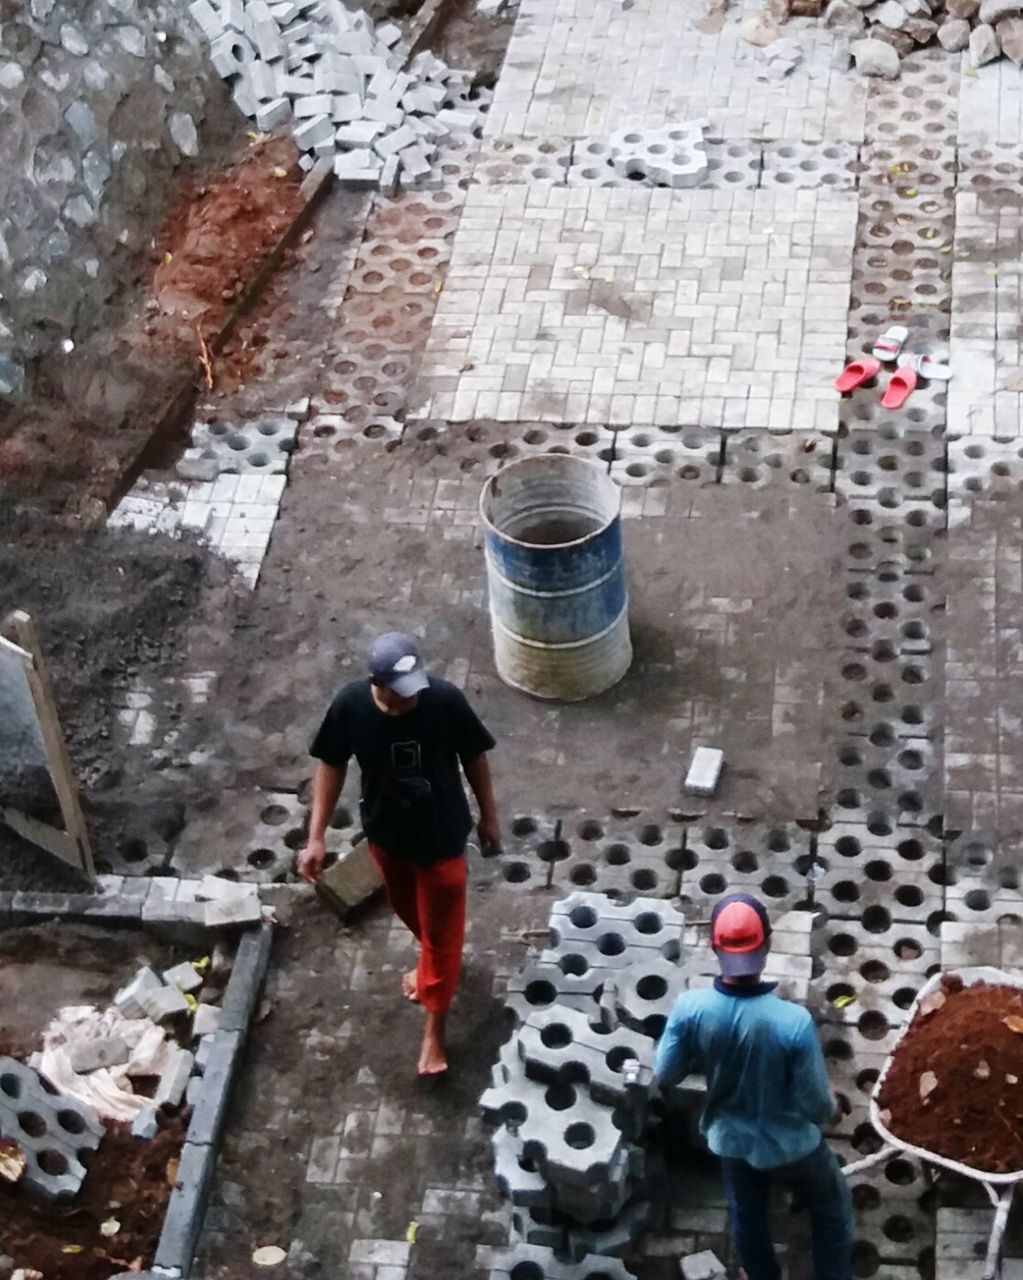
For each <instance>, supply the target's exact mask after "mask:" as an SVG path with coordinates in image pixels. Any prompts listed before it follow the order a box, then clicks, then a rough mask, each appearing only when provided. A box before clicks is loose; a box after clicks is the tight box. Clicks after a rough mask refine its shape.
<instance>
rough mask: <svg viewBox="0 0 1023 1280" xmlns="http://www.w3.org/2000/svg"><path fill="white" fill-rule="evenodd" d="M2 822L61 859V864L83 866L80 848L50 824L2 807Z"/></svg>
mask: <svg viewBox="0 0 1023 1280" xmlns="http://www.w3.org/2000/svg"><path fill="white" fill-rule="evenodd" d="M0 822H4V823H6V824H7V826H9V827H10V828H11V830H12V831H16V832H17V833H18V835H19V836H24V837H25V839H26V840H30V841H31V842H32V844H37V845H39V847H40V848H42V849H45V850H46V852H47V853H52V854H53V855H54V857H57V858H60V860H61V862H70V863H71V865H72V866H73V867H77V866H80V865H81V861H82V860H81V857H80V856H79V852H78V846H77V845H76V844H75V842H74V841H73V840H72V839H71V837H70V836H69V835H68V833H67V832H66V831H58V830H57V828H56V827H51V826H50V824H49V823H48V822H40V821H39V819H38V818H32V817H29V815H28V814H27V813H22V812H21V810H20V809H12V808H10V807H8V808H6V809H5V808H2V807H0Z"/></svg>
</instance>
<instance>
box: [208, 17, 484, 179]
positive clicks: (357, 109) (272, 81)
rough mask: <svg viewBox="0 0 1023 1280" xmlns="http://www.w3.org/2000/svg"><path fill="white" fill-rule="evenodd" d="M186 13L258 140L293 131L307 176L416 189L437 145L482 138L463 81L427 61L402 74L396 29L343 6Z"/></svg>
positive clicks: (477, 109)
mask: <svg viewBox="0 0 1023 1280" xmlns="http://www.w3.org/2000/svg"><path fill="white" fill-rule="evenodd" d="M189 9H190V12H191V14H192V16H193V18H194V19H195V21H196V22H197V23H198V25H199V26H200V27H201V28H202V30H203V32H204V34H205V35H206V37H207V39H208V40H209V42H210V56H211V58H212V60H213V65H214V66H215V67H216V69H217V71H218V72H219V73H220V74H221V75H222V76H223V77H224V78H225V79H227V80H229V81H231V82H232V84H233V86H234V100H235V102H236V104H237V105H238V107H239V108H240V109H241V110H242V111H243V112H244V113H245V115H247V116H249V117H251V118H252V119H254V120H255V121H256V124H257V125H258V126H259V128H260V129H264V130H271V129H279V128H283V127H285V126H286V127H288V128H290V130H291V135H292V137H293V138H294V140H295V144H296V145H297V146H298V148H299V150H300V151H302V152H304V153H305V154H304V155H303V157H302V160H301V162H300V163H301V164H302V166H303V168H305V169H311V168H312V167H313V165H314V164H315V163H316V161H317V160H318V159H320V158H323V157H330V158H332V159H333V162H334V171H335V173H336V174H337V177H338V178H339V179H340V180H341V181H343V182H345V183H346V184H348V185H353V186H370V187H373V186H377V185H379V186H381V187H383V188H384V189H386V190H395V189H396V188H397V186H398V184H399V182H402V183H405V184H407V185H412V184H416V183H419V184H423V183H426V182H428V181H429V180H430V178H431V174H432V171H433V158H434V155H435V153H436V150H437V145H438V143H440V142H441V141H442V140H443V139H445V138H448V137H451V136H455V137H461V138H464V137H467V136H472V135H473V134H474V133H476V132H478V131H479V129H480V128H481V125H482V118H483V117H482V105H483V104H482V101H481V100H480V99H479V98H476V99H472V98H470V90H471V80H472V77H471V74H470V73H469V72H467V71H456V70H452V69H451V68H450V67H448V66H447V64H446V63H444V62H443V61H442V60H441V59H440V58H437V57H435V56H434V55H433V54H431V53H425V52H424V53H419V54H417V55H416V57H415V58H414V59H413V60H412V61H411V63H410V64H409V66H408V69H407V70H404V69H402V68H403V63H404V61H405V56H404V53H403V52H402V51H401V49H400V47H399V46H400V43H401V38H402V33H401V29H400V28H399V27H397V26H396V25H395V24H394V23H385V24H382V25H381V26H379V27H378V26H376V25H375V24H374V22H373V20H372V18H370V17H369V16H368V15H367V14H365V13H364V12H362V11H361V10H354V11H353V10H350V9H346V8H345V6H344V5H343V4H341V2H340V0H272V2H270V3H268V2H267V0H193V3H192V4H191V5H190V6H189Z"/></svg>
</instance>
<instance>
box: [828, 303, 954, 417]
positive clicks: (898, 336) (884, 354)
mask: <svg viewBox="0 0 1023 1280" xmlns="http://www.w3.org/2000/svg"><path fill="white" fill-rule="evenodd" d="M908 337H909V330H908V329H907V328H906V327H905V326H904V325H901V324H893V325H892V326H891V327H890V328H889V329H888V330H887V331H886V332H885V333H883V334H882V335H881V337H880V338H878V339H877V341H876V342H875V343H874V350H873V354H872V355H871V356H865V357H864V358H863V359H862V360H854V361H853V362H852V364H850V365H847V366H846V368H845V369H844V370H843V371H842V372H841V373H840V374H839V376H838V377H837V378H836V379H835V390H836V391H840V392H842V394H843V395H844V394H846V393H847V392H849V391H853V390H855V389H856V387H860V386H862V385H863V384H864V383H865V382H869V381H870V380H871V379H872V378H876V377H877V375H878V373H879V372H880V370H881V364H882V362H884V363H886V364H890V363H891V362H892V361H893V360H897V361H898V369H897V370H896V372H895V373H893V374H892V377H891V380H890V381H889V383H888V386H887V387H886V388H885V393H884V395H883V396H882V397H881V407H882V408H884V409H901V408H902V406H903V405H904V404H905V403H906V401H907V400H908V399H909V397H910V396H911V395H912V393H913V391H914V389H915V387H916V384H917V380H918V379H919V378H926V379H928V380H930V379H938V380H941V381H943V382H947V381H948V379H949V378H951V376H952V370H951V369H950V368H949V367H948V365H944V364H940V363H939V362H938V361H937V360H934V359H932V358H931V356H929V355H927V354H922V355H917V354H910V353H906V354H903V353H902V347H903V344H904V343H905V341H906V339H907V338H908Z"/></svg>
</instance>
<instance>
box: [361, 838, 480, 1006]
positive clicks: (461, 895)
mask: <svg viewBox="0 0 1023 1280" xmlns="http://www.w3.org/2000/svg"><path fill="white" fill-rule="evenodd" d="M369 851H370V853H371V854H372V855H373V857H374V859H375V860H376V864H377V866H378V867H379V868H380V874H381V875H382V876H383V878H384V887H385V888H386V889H387V896H388V898H389V899H390V902H391V906H392V907H393V908H394V914H395V915H396V916H397V917H398V919H399V920H401V921H402V922H403V923H404V924H406V925H407V926H408V928H409V929H410V930H411V931H412V932H413V933H414V934H415V936H416V937H417V938H418V939H419V967H418V970H417V972H416V992H417V995H418V999H419V1003H420V1004H421V1005H422V1006H423V1008H424V1009H425V1010H426V1011H427V1013H446V1012H447V1010H448V1007H449V1006H450V1004H451V1001H452V1000H453V999H454V998H455V989H456V988H457V986H458V979H459V977H460V976H461V972H462V944H463V942H464V941H465V881H466V865H465V858H444V859H443V860H442V861H441V862H435V863H434V864H433V866H430V867H418V866H416V865H415V863H412V862H404V861H402V860H401V859H400V858H392V857H391V855H390V854H389V853H386V852H385V851H384V850H383V849H381V848H380V847H379V845H375V844H371V845H370V846H369Z"/></svg>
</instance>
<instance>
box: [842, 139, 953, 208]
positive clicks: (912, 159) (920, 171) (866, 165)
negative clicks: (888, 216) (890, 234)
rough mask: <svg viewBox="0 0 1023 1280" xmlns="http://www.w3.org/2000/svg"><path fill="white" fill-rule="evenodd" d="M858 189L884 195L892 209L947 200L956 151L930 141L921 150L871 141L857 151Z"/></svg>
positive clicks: (948, 145)
mask: <svg viewBox="0 0 1023 1280" xmlns="http://www.w3.org/2000/svg"><path fill="white" fill-rule="evenodd" d="M859 159H860V186H861V189H863V190H865V191H868V192H871V193H874V192H876V193H879V194H884V195H886V196H887V198H888V199H890V200H891V201H892V203H893V204H894V205H895V207H896V208H897V209H899V210H902V211H904V210H905V209H906V208H908V209H910V210H914V209H916V208H917V207H919V206H920V205H921V202H923V204H924V206H925V207H924V212H928V211H929V204H928V202H929V201H930V200H932V199H933V200H935V201H936V200H938V199H941V200H944V201H949V200H951V198H952V196H953V194H954V192H955V189H956V177H957V174H956V168H957V165H956V148H955V146H954V145H953V144H952V143H951V142H949V143H942V142H931V143H928V144H926V145H924V146H923V147H904V146H899V145H898V144H897V143H889V142H872V143H867V144H866V145H864V146H863V147H861V148H860V153H859Z"/></svg>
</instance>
